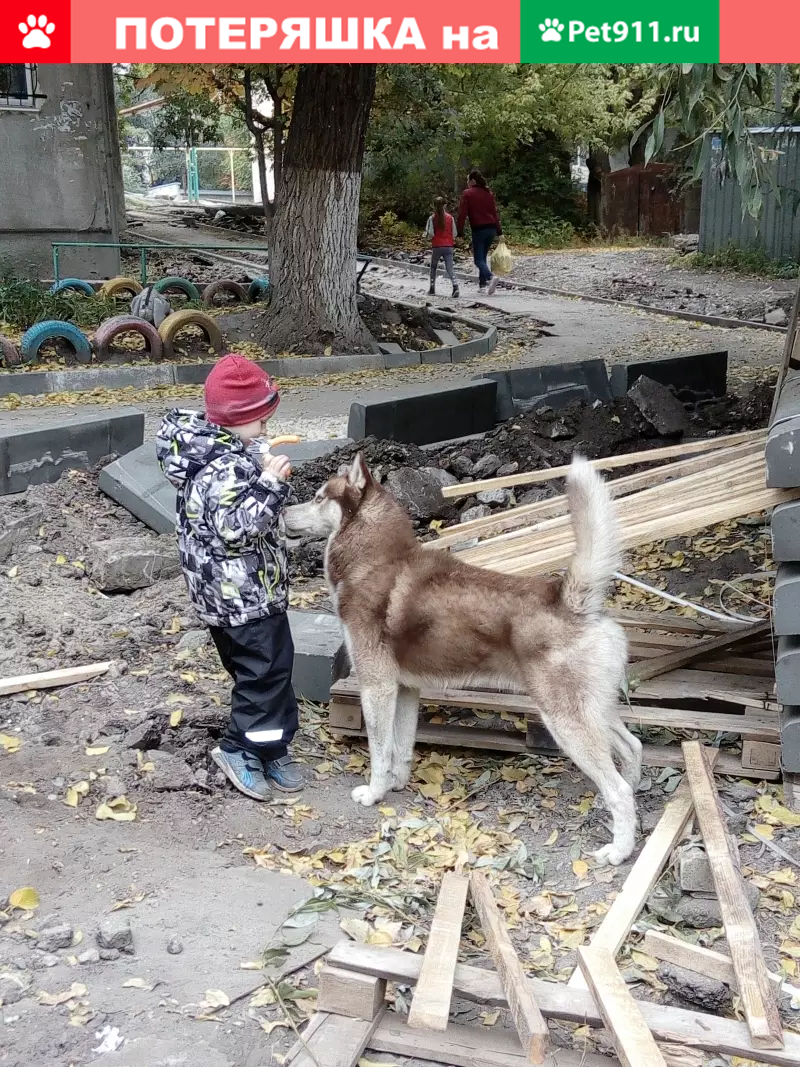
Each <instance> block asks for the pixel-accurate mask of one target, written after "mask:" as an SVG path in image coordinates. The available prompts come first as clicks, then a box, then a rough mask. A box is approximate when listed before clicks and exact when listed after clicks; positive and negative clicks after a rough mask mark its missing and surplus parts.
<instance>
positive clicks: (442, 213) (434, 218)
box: [425, 196, 461, 297]
mask: <svg viewBox="0 0 800 1067" xmlns="http://www.w3.org/2000/svg"><path fill="white" fill-rule="evenodd" d="M446 207H447V204H446V203H445V199H444V197H443V196H437V197H436V199H435V200H434V201H433V214H432V215H431V216H430V217H429V218H428V223H427V225H426V227H425V236H426V237H430V239H431V286H430V289H428V295H429V296H435V295H436V273H437V271H438V270H439V260H440V259H441V260H443V261H444V269H445V270H446V271H447V277H448V278H449V279H450V281H451V282H452V283H453V296H454V297H458V296H460V295H461V294H460V291H459V288H458V282H457V281H456V274H455V270H454V269H453V248H454V246H455V243H456V220H455V219H454V218H453V216H452V215H449V214H448V213H447V211H446V210H445V208H446Z"/></svg>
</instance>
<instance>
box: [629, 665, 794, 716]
mask: <svg viewBox="0 0 800 1067" xmlns="http://www.w3.org/2000/svg"><path fill="white" fill-rule="evenodd" d="M774 688H775V687H774V684H773V683H772V681H771V680H770V679H769V678H751V677H750V676H748V675H736V674H723V673H721V672H719V673H718V672H716V671H692V670H688V669H684V668H681V669H680V670H676V671H670V672H669V674H662V675H660V676H659V677H658V678H651V679H650V680H649V681H646V682H642V684H641V685H640V686H639V687H638V688H637V689H636V693H635V696H636V699H637V700H693V699H698V700H726V701H727V702H728V703H729V704H741V705H742V706H743V707H759V708H761V709H764V708H768V709H770V710H773V709H777V708H778V704H777V702H776V701H775V699H774V697H773V690H774Z"/></svg>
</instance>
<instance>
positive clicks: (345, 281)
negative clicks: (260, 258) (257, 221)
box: [258, 63, 377, 354]
mask: <svg viewBox="0 0 800 1067" xmlns="http://www.w3.org/2000/svg"><path fill="white" fill-rule="evenodd" d="M375 70H376V67H375V64H344V63H330V64H318V65H317V64H304V65H303V66H302V67H301V68H300V72H299V74H298V78H297V91H296V93H295V98H294V105H293V107H292V121H291V124H290V126H289V136H288V138H287V140H286V145H285V149H284V153H283V160H282V162H283V167H282V172H281V181H280V191H279V192H277V195H276V202H277V212H276V216H275V220H274V222H273V228H272V247H271V250H270V271H269V273H270V286H271V292H272V298H271V303H270V307H269V310H268V311H267V312H266V313H265V315H264V319H263V321H262V323H261V324H260V326H259V330H258V334H259V339H260V340H261V341H262V342H263V343H264V344H265V345H266V346H267V347H268V348H270V349H271V350H272V351H276V352H303V353H311V354H323V353H325V352H331V351H333V352H365V351H367V352H369V351H377V348H376V345H375V341H374V339H373V338H372V336H371V334H370V333H369V331H368V330H367V328H366V327H365V326H364V324H363V323H362V321H361V319H360V317H359V314H358V306H357V302H356V258H355V257H356V238H357V232H358V202H359V193H360V190H361V164H362V161H363V157H364V141H365V136H366V132H367V122H368V120H369V113H370V108H371V106H372V97H373V94H374V91H375Z"/></svg>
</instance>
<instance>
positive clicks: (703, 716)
mask: <svg viewBox="0 0 800 1067" xmlns="http://www.w3.org/2000/svg"><path fill="white" fill-rule="evenodd" d="M693 673H694V674H697V675H698V676H699V677H700V678H701V679H702V678H703V677H706V676H711V680H712V682H713V683H714V685H715V687H716V686H718V684H719V683H718V680H716V679H715V677H714V676H713V672H710V671H708V672H702V671H697V672H693ZM723 677H724V676H723ZM737 681H739V679H738V678H737V679H734V682H737ZM755 683H756V684H755V686H754V685H753V680H752V679H747V685H748V688H747V691H746V692H745V693H743V694H742V693H740V694H739V695H740V697H741V698H742V700H743V699H744V697H745V696H753V693H754V689H755V688H757V689H760V690H761V691H762V692H763V691H765V690H766V689H767V686H766V685H765V684H764V681H763V679H756V680H755ZM737 692H738V690H737ZM636 695H637V696H639V695H640V691H639V690H637V693H636ZM331 697H332V701H331V706H332V707H336V708H337V709H340V708H342V707H343V706H345V705H347V704H350V705H352V706H353V707H355V708H360V697H359V693H358V683H357V682H355V681H354V680H353V679H351V678H343V679H341V681H339V682H336V683H335V684H334V685H333V687H332V688H331ZM420 701H421V703H422V704H427V705H442V706H445V707H463V708H474V709H477V710H487V711H496V712H498V713H499V712H503V711H505V712H508V713H509V714H514V715H520V716H524V717H525V718H527V719H528V720H530V721H534V722H540V721H541V720H540V716H539V714H538V711H537V709H536V705H535V703H534V702H533V701H532V700H531V699H530V698H529V697H527V696H525V695H523V694H521V693H492V692H489V691H487V690H475V689H433V688H430V689H428V688H426V689H423V690H422V692H421V695H420ZM739 702H740V703H741V702H742V701H741V700H740V701H739ZM619 714H620V716H621V717H622V719H623V721H624V722H627V723H632V724H634V725H641V726H666V727H669V728H670V729H673V730H705V731H708V732H709V733H717V732H718V731H724V732H726V733H745V732H747V733H748V734H749V735H751V736H752V737H753V739H754V740H759V741H775V740H778V739H779V738H780V725H779V722H778V717H777V713H776V712H773V711H763V710H761V709H758V710H757V711H756V713H755V714H754V715H752V716H751V717H747V718H745V716H744V715H735V714H725V713H720V712H708V711H702V710H701V711H691V710H686V709H683V708H664V707H650V706H648V705H643V704H632V705H630V706H629V705H628V704H620V705H619ZM347 718H349V719H351V720H352V721H353V722H354V723H357V724H358V725H357V726H355V727H354V729H352V730H351V728H349V727H339V726H338V722H340V721H342V720H343V719H344V716H343V715H342V713H341V711H338V710H337V715H336V720H335V722H334V721H332V722H331V725H332V726H336V728H338V729H342V730H346V731H347V732H358V731H359V730H360V728H361V723H362V720H361V716H360V714H358V715H350V716H348V717H347ZM450 729H452V727H449V726H438V727H430V726H428V725H425V726H423V724H422V723H420V730H421V731H423V730H433V732H432V733H430V734H428V735H427V737H425V738H423V737H422V735H421V734H420V737H419V739H420V740H428V741H429V743H432V744H433V743H436V738H437V737H438V738H441V743H442V744H448V743H449V744H453V743H454V742H453V741H448V740H447V739H446V738H447V735H446V733H445V731H448V730H450ZM456 729H458V730H460V731H463V736H462V741H461V743H462V744H463V745H464V746H465V747H471V745H470V741H469V740H468V738H470V735H469V733H468V731H471V732H472V733H473V734H478V735H479V736H477V737H476V738H474V739H470V740H475V741H476V743H481V744H482V743H484V742H485V743H486V747H492V745H493V742H492V741H491V740H490V738H495V739H497V738H498V737H499V736H501V735H500V734H498V732H496V731H491V730H489V729H477V730H476V729H475V728H471V727H461V726H459V727H456ZM508 747H509V749H510V750H511V751H518V750H520V749H518V746H516V745H513V744H512V745H509V746H508Z"/></svg>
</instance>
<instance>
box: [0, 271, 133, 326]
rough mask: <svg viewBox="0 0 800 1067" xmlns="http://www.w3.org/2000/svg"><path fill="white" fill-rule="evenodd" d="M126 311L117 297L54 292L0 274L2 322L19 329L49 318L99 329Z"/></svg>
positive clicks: (0, 317)
mask: <svg viewBox="0 0 800 1067" xmlns="http://www.w3.org/2000/svg"><path fill="white" fill-rule="evenodd" d="M123 310H124V304H123V302H122V301H120V302H119V303H118V302H117V301H116V300H115V299H114V297H100V296H84V295H83V294H82V293H74V292H73V293H69V292H67V293H51V292H49V291H48V290H46V289H43V288H42V287H41V286H40V285H39V284H37V283H36V282H33V281H29V280H27V279H23V278H15V277H13V276H11V275H9V274H3V275H0V321H3V322H7V323H8V324H9V325H10V326H16V327H17V328H18V329H20V330H27V329H28V328H29V327H30V326H33V325H35V324H36V323H37V322H45V321H47V320H48V319H58V320H60V321H61V322H74V323H75V325H76V326H81V327H93V326H99V325H100V323H101V322H102V321H103V319H107V318H110V317H111V316H112V315H119V314H120V313H121V312H122V311H123Z"/></svg>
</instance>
